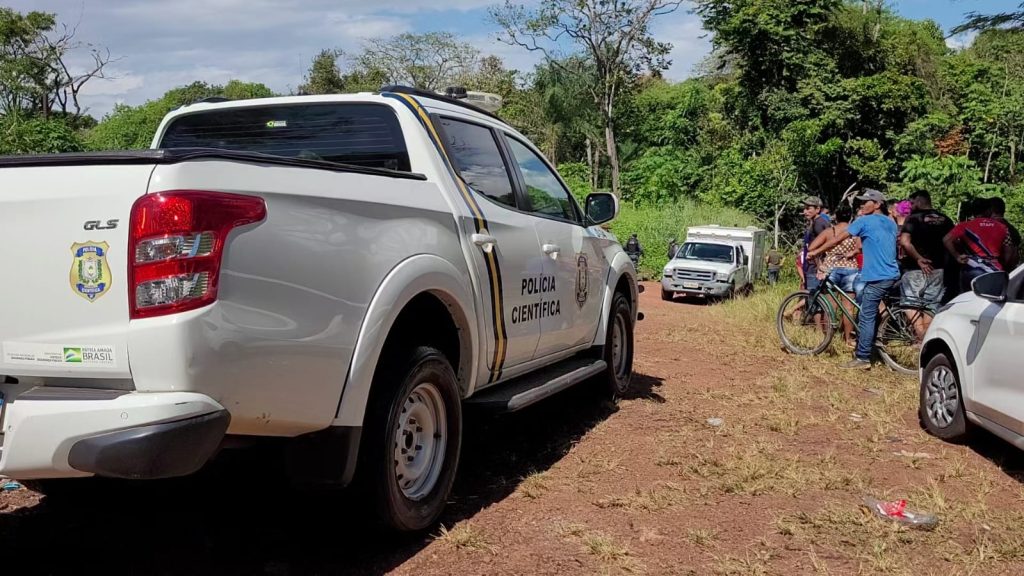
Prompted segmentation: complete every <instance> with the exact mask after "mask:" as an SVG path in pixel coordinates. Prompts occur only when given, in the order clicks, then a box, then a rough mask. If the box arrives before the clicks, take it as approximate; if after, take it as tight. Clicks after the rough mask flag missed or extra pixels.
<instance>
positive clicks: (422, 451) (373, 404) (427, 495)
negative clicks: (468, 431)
mask: <svg viewBox="0 0 1024 576" xmlns="http://www.w3.org/2000/svg"><path fill="white" fill-rule="evenodd" d="M386 352H387V351H386ZM391 352H392V353H388V354H385V355H384V356H382V357H381V363H380V368H381V369H379V370H378V371H377V374H376V375H375V376H374V382H373V388H372V392H371V397H370V403H369V406H368V407H367V426H366V427H365V429H364V431H363V433H364V443H363V445H362V446H361V448H360V451H359V452H360V454H359V465H358V466H359V470H358V471H357V474H359V477H360V480H359V487H360V488H361V489H362V490H364V491H365V492H368V493H369V497H370V498H371V500H372V505H373V508H374V511H375V515H376V517H377V519H378V521H379V522H380V523H381V524H382V525H383V526H384V527H385V528H387V529H390V530H394V531H398V532H417V531H421V530H425V529H427V528H429V527H431V526H432V525H433V524H434V523H435V522H437V519H438V518H439V517H440V516H441V513H442V512H443V511H444V508H445V504H446V503H447V501H448V496H449V494H450V493H451V488H452V484H453V482H454V481H455V471H456V469H457V468H458V461H459V450H460V448H461V443H462V401H461V394H460V392H459V386H458V383H457V381H456V378H455V372H454V371H453V370H452V367H451V364H450V363H449V362H448V359H447V358H445V356H444V355H443V354H442V353H441V352H440V351H438V350H437V349H435V348H432V347H428V346H419V347H415V348H413V349H411V350H406V351H405V352H401V351H399V350H395V351H391ZM401 458H406V459H407V460H406V461H405V462H402V461H400V459H401ZM417 459H421V460H419V461H417Z"/></svg>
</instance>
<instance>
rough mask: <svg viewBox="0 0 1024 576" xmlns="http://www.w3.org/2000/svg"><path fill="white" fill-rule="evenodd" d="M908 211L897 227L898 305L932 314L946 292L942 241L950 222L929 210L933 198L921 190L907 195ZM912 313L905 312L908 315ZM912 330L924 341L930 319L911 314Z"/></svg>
mask: <svg viewBox="0 0 1024 576" xmlns="http://www.w3.org/2000/svg"><path fill="white" fill-rule="evenodd" d="M910 202H911V212H910V216H907V218H906V220H905V221H904V222H903V226H902V227H901V228H900V248H902V253H903V259H902V260H901V261H900V264H901V266H902V268H903V270H905V272H904V273H903V277H902V278H901V279H900V303H901V304H902V305H903V306H907V307H912V308H923V309H927V310H931V311H932V313H935V312H937V311H938V309H939V304H940V303H941V302H942V297H943V296H944V295H945V293H946V283H945V277H946V272H945V268H946V266H947V262H948V260H949V254H948V253H947V251H946V247H945V246H943V244H942V239H943V238H945V236H946V234H949V232H950V230H952V229H953V221H952V220H950V219H949V217H947V216H946V215H945V214H943V213H942V212H939V211H938V210H936V209H934V208H932V198H931V195H930V194H928V192H926V191H924V190H921V191H918V192H915V193H914V194H911V195H910ZM911 313H912V312H908V314H911ZM913 322H914V331H915V333H916V334H917V336H918V338H923V337H924V334H925V332H927V331H928V326H929V325H930V324H931V317H929V316H927V315H924V314H914V320H913Z"/></svg>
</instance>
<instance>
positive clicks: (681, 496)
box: [594, 482, 687, 512]
mask: <svg viewBox="0 0 1024 576" xmlns="http://www.w3.org/2000/svg"><path fill="white" fill-rule="evenodd" d="M686 500H687V498H686V492H684V491H683V488H682V487H681V486H679V485H678V484H673V483H671V482H658V483H657V484H655V485H654V486H653V487H651V488H648V489H646V490H641V489H640V488H637V489H636V490H634V491H633V492H632V493H631V494H628V495H626V496H611V497H608V498H602V499H601V500H598V501H597V502H594V505H595V506H597V507H598V508H622V509H626V510H632V511H641V512H657V511H659V510H664V509H665V508H670V507H672V506H676V505H678V504H682V503H684V502H686Z"/></svg>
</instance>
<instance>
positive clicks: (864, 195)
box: [857, 188, 885, 203]
mask: <svg viewBox="0 0 1024 576" xmlns="http://www.w3.org/2000/svg"><path fill="white" fill-rule="evenodd" d="M857 200H871V201H873V202H878V203H882V202H885V194H882V193H881V192H879V191H878V190H875V189H873V188H865V189H863V190H861V194H860V196H857Z"/></svg>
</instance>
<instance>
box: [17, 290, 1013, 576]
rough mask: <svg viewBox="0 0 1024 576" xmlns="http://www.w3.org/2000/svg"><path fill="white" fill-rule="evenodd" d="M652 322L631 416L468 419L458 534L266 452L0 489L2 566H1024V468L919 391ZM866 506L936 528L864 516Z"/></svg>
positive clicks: (319, 569)
mask: <svg viewBox="0 0 1024 576" xmlns="http://www.w3.org/2000/svg"><path fill="white" fill-rule="evenodd" d="M740 305H742V303H741V304H740ZM641 310H642V311H643V312H644V313H645V314H646V319H645V320H644V321H642V322H640V324H639V326H638V327H637V343H636V346H637V354H636V362H635V369H636V377H635V378H636V380H635V392H634V394H633V395H631V397H629V398H627V399H625V400H623V401H622V402H620V403H619V405H618V406H613V405H610V404H607V403H605V402H603V401H602V400H600V398H599V397H598V395H596V394H594V393H593V391H592V390H589V389H587V388H586V386H582V387H578V388H577V389H574V390H571V391H569V392H566V393H563V394H561V395H559V396H558V397H555V398H552V399H550V400H548V401H545V402H543V403H541V404H540V405H537V406H534V407H531V408H529V409H527V410H524V411H523V412H520V413H517V414H513V415H507V416H503V417H499V418H495V419H486V420H485V419H482V418H479V417H477V418H471V419H470V420H469V421H468V426H467V428H468V430H469V433H468V434H467V438H466V442H465V446H464V452H463V460H462V463H461V470H460V476H459V479H458V481H457V483H456V487H455V491H454V494H453V497H452V502H451V504H450V507H449V510H448V512H447V513H446V515H445V517H444V518H443V519H442V524H443V526H444V527H445V530H446V531H447V534H446V535H442V536H439V534H441V531H440V527H439V529H438V530H435V531H433V532H431V533H430V534H427V535H419V536H412V537H401V538H396V537H394V536H388V535H385V534H381V533H379V532H377V531H374V530H368V529H366V528H365V522H364V521H363V519H362V518H363V517H362V516H361V514H362V513H361V512H358V506H357V505H356V503H355V502H353V501H352V500H351V496H350V495H347V494H341V495H336V496H331V497H327V496H324V495H322V494H308V493H302V492H295V491H293V490H291V489H289V488H288V487H287V484H286V483H285V482H284V481H282V480H281V479H280V478H279V477H278V476H277V475H276V474H275V473H273V472H271V471H270V470H274V469H275V468H274V460H273V459H272V458H270V457H269V456H267V455H265V454H259V455H257V454H255V453H254V454H244V455H241V456H238V457H237V458H235V460H238V461H234V462H231V463H230V464H231V465H230V466H227V465H223V464H215V465H213V466H210V467H209V469H207V470H205V471H204V472H203V473H202V474H200V475H198V476H196V477H193V478H188V479H183V480H176V481H171V482H159V483H147V484H131V485H123V484H114V483H110V482H92V481H86V482H80V483H77V485H76V486H75V488H74V491H73V493H72V495H71V497H66V498H63V499H58V500H55V501H53V502H52V503H51V502H49V499H47V498H43V499H40V497H39V496H38V495H37V494H35V493H34V492H31V491H29V490H21V491H16V492H9V493H0V557H2V559H3V563H4V565H5V566H6V567H7V569H8V571H9V572H10V573H11V574H19V575H21V574H34V573H40V574H63V573H101V574H122V573H123V574H218V575H222V574H269V575H293V574H382V573H393V574H401V575H410V576H412V575H415V576H424V575H441V574H459V575H469V574H481V575H484V574H486V575H497V574H517V575H518V574H617V573H628V574H787V575H789V574H874V573H877V574H904V573H906V574H915V575H922V574H940V573H941V574H943V575H948V574H958V573H964V574H969V573H973V572H977V573H985V574H986V575H988V574H1020V573H1024V562H1022V561H1024V522H1022V520H1024V513H1022V508H1024V490H1022V489H1021V486H1020V483H1019V480H1018V478H1020V477H1021V475H1020V469H1021V468H1022V467H1024V458H1022V457H1021V455H1020V454H1019V453H1018V452H1016V451H1015V450H1013V449H1012V448H1009V447H1008V446H1006V445H1004V444H1002V443H1001V442H999V441H997V440H993V439H991V438H989V437H987V436H984V435H983V436H982V437H981V438H979V439H978V440H977V441H975V442H973V443H971V444H969V445H967V446H955V445H950V444H945V443H942V442H940V441H938V440H936V439H934V438H931V437H929V436H927V435H926V434H924V433H923V432H921V430H920V428H919V426H918V424H917V419H916V415H915V412H914V410H915V407H916V389H917V388H916V382H915V381H914V379H912V378H899V377H895V376H893V375H890V374H889V373H887V372H886V371H884V370H882V369H878V368H876V369H875V370H874V371H873V372H872V373H871V374H870V375H869V376H857V377H858V378H861V379H862V380H863V381H861V382H858V381H855V380H850V377H849V376H847V375H842V374H838V373H837V372H836V371H835V369H834V366H835V364H836V362H837V360H835V359H828V358H811V359H804V358H793V357H789V356H787V355H785V354H783V353H782V352H781V351H779V350H777V348H775V347H774V342H776V337H775V334H774V331H773V329H772V328H771V326H757V325H744V324H743V323H741V322H735V321H733V320H730V317H729V314H728V313H725V312H723V311H722V310H720V309H717V307H715V306H706V305H703V304H700V303H697V304H688V303H683V302H662V301H661V300H659V299H658V290H657V285H656V284H647V291H646V292H645V293H644V294H643V296H642V302H641ZM758 342H760V343H761V345H758V344H757V343H758ZM765 342H770V343H771V345H765V344H764V343H765ZM712 417H716V418H722V419H723V420H724V422H725V424H724V425H723V426H720V427H713V426H710V425H709V424H708V423H707V419H708V418H712ZM264 458H267V460H264ZM869 494H872V495H879V496H885V497H889V498H894V497H906V498H908V499H909V500H910V506H911V507H912V508H915V507H920V508H925V509H928V510H931V511H934V512H936V513H937V514H939V516H940V518H941V521H940V524H939V528H938V529H936V530H935V531H932V532H924V531H919V530H909V529H905V528H901V527H899V526H897V525H894V524H892V523H889V522H887V521H883V520H877V519H875V518H873V517H870V516H869V515H867V514H866V513H865V511H864V510H862V509H861V508H860V506H859V504H860V502H861V499H862V498H863V496H865V495H869Z"/></svg>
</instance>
